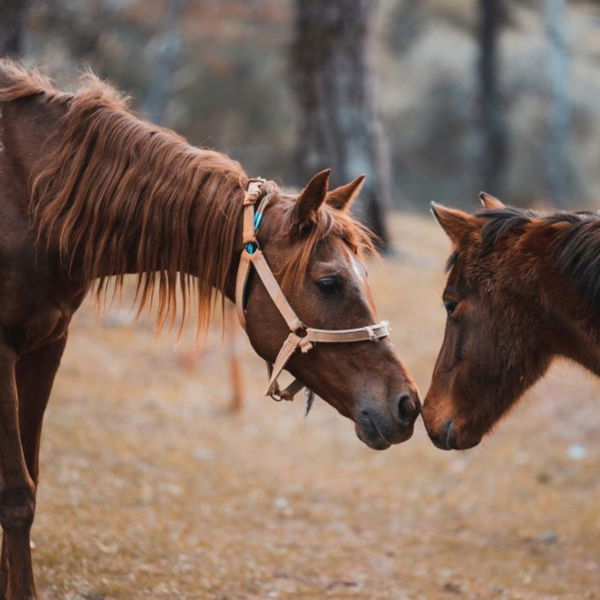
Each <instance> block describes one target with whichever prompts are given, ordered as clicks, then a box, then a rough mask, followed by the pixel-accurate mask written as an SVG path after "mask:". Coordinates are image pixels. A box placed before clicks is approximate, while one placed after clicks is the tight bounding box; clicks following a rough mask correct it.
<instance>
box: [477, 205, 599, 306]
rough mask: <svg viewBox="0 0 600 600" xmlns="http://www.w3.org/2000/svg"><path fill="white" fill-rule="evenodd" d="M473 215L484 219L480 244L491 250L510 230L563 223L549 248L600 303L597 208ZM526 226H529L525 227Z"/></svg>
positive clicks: (584, 290) (506, 210)
mask: <svg viewBox="0 0 600 600" xmlns="http://www.w3.org/2000/svg"><path fill="white" fill-rule="evenodd" d="M475 216H477V217H482V218H484V219H485V221H486V222H485V224H484V226H483V229H482V232H481V233H482V244H483V247H484V248H485V249H492V248H493V247H494V246H495V245H496V243H497V242H498V241H499V240H500V239H501V238H502V237H503V236H505V235H506V234H508V233H509V232H511V231H513V232H514V231H518V230H523V231H528V232H529V233H531V232H533V231H534V230H535V229H538V228H545V227H550V226H553V225H557V224H562V226H561V227H558V228H555V236H554V240H553V243H552V246H551V247H550V248H549V251H550V252H552V256H553V257H554V259H555V261H556V265H557V267H558V269H559V271H560V272H561V273H562V274H563V275H564V276H565V277H566V278H567V279H568V280H569V281H572V282H573V283H574V284H575V285H576V286H577V287H578V288H579V289H580V290H581V291H582V293H583V294H584V296H585V297H586V299H587V300H588V302H590V303H591V305H592V306H594V307H598V305H599V303H600V213H599V212H597V211H595V212H594V211H581V212H567V211H561V210H555V211H550V212H541V211H535V210H524V209H518V208H512V207H508V208H504V209H492V210H481V211H478V212H477V213H475ZM527 226H528V227H527Z"/></svg>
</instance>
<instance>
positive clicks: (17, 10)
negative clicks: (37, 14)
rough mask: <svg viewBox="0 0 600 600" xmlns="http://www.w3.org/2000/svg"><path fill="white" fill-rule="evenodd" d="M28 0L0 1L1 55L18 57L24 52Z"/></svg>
mask: <svg viewBox="0 0 600 600" xmlns="http://www.w3.org/2000/svg"><path fill="white" fill-rule="evenodd" d="M28 8H29V1H28V0H1V1H0V56H11V57H13V58H17V57H19V56H21V54H22V53H23V34H24V30H25V17H26V16H27V10H28Z"/></svg>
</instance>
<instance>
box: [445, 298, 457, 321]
mask: <svg viewBox="0 0 600 600" xmlns="http://www.w3.org/2000/svg"><path fill="white" fill-rule="evenodd" d="M457 304H458V302H456V300H444V306H445V307H446V312H447V313H448V316H449V317H451V316H452V313H453V312H454V311H455V310H456V305H457Z"/></svg>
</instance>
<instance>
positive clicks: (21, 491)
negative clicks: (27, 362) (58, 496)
mask: <svg viewBox="0 0 600 600" xmlns="http://www.w3.org/2000/svg"><path fill="white" fill-rule="evenodd" d="M16 362H17V357H16V354H15V352H14V351H13V350H11V349H10V348H8V347H7V346H5V345H1V346H0V470H1V477H0V524H1V525H2V529H3V532H4V535H3V541H4V542H5V543H6V556H7V559H8V589H7V597H8V598H9V599H11V600H13V599H14V600H17V599H18V600H24V599H27V600H29V599H33V598H35V585H34V583H33V570H32V565H31V548H30V546H29V534H30V531H31V524H32V523H33V514H34V511H35V483H34V482H33V479H32V478H31V476H30V475H29V470H28V468H27V464H26V462H25V455H24V453H23V447H22V445H21V435H20V427H19V399H18V395H17V384H16V377H15V368H16Z"/></svg>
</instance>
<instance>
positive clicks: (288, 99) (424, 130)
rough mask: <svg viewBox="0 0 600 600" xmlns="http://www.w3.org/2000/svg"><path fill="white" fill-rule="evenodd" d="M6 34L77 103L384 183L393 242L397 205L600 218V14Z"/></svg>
mask: <svg viewBox="0 0 600 600" xmlns="http://www.w3.org/2000/svg"><path fill="white" fill-rule="evenodd" d="M0 23H2V30H1V33H0V35H1V39H0V53H2V54H9V55H14V56H18V57H19V58H20V59H22V60H24V61H25V62H26V63H28V64H36V65H42V66H43V68H44V69H45V70H46V71H47V72H48V73H50V74H51V75H52V76H53V77H54V78H55V79H56V81H57V83H58V84H59V85H61V86H67V87H68V86H69V85H70V84H72V83H73V81H74V78H75V76H76V74H77V73H78V72H80V71H81V70H82V69H83V68H85V67H86V66H88V65H89V66H90V67H91V68H92V69H93V70H94V71H95V72H97V73H98V74H100V75H101V76H103V77H106V78H108V79H109V80H111V81H112V82H114V84H115V85H116V86H118V87H119V88H120V89H122V90H125V91H126V92H127V93H129V94H131V96H132V97H133V103H134V106H135V107H136V109H137V110H138V111H139V112H141V113H142V114H143V115H144V116H146V117H147V118H149V119H150V120H152V121H155V122H160V123H162V124H164V125H166V126H168V127H170V128H172V129H175V130H177V131H178V132H180V133H182V134H183V135H185V136H186V137H187V138H188V139H189V140H190V142H191V143H193V144H197V145H206V146H211V147H214V148H217V149H219V150H222V151H224V152H226V153H228V154H230V155H232V156H233V157H235V158H237V159H238V160H240V161H241V162H242V164H243V165H244V166H245V168H246V170H247V171H248V172H249V173H251V174H254V175H256V174H261V175H263V176H267V177H271V178H275V179H278V180H280V181H282V182H285V183H286V184H288V185H294V186H300V185H302V184H303V183H304V181H305V180H306V177H307V176H308V174H309V171H310V172H314V171H315V170H316V169H317V168H323V167H325V166H332V167H334V183H339V182H343V181H347V180H348V179H349V178H351V177H354V176H356V175H357V174H358V173H359V172H361V171H362V172H367V173H368V174H369V175H370V181H371V189H367V194H368V195H369V194H370V195H371V196H373V197H374V198H375V200H374V201H373V202H374V205H373V207H372V210H371V209H369V207H368V206H367V207H366V208H365V207H364V206H363V208H362V209H361V206H362V205H363V204H364V201H363V202H362V203H360V204H359V214H360V210H362V211H363V214H362V215H361V216H363V217H364V218H365V219H366V220H368V221H369V222H370V223H371V224H372V225H373V226H374V227H375V229H376V230H378V231H379V233H380V234H381V235H382V237H384V239H385V237H386V234H385V230H384V227H385V224H384V223H378V222H377V221H378V219H381V216H380V214H379V213H380V212H381V211H382V205H383V207H384V208H385V206H386V205H391V206H393V207H395V208H402V209H411V210H420V211H424V210H426V209H427V207H428V204H429V202H430V201H431V200H435V201H439V202H445V203H448V204H451V205H455V206H465V207H472V206H474V205H475V200H476V197H477V196H476V194H477V192H478V191H479V190H480V189H482V188H483V189H486V191H489V192H490V193H492V194H495V195H497V196H499V197H502V198H503V199H504V200H506V201H508V202H510V203H513V204H516V205H537V204H541V203H546V202H550V203H553V204H555V205H558V206H569V207H571V206H576V207H584V206H588V207H589V206H593V205H595V204H596V203H597V198H598V192H597V190H598V189H600V181H599V179H600V169H599V168H598V165H599V164H600V144H598V143H597V140H598V138H600V104H599V103H598V101H597V99H598V97H600V70H599V69H598V61H599V60H600V5H599V3H597V2H577V1H572V2H569V3H568V6H567V3H566V2H565V0H521V1H516V0H379V1H369V0H335V1H328V2H319V1H318V0H296V1H294V0H172V1H167V0H2V1H1V2H0ZM319 103H320V104H321V105H322V106H321V108H322V107H323V106H324V108H325V110H323V111H321V112H320V113H319V112H318V110H317V107H316V106H315V104H319ZM311 111H312V113H311ZM365 123H370V126H369V127H367V128H366V129H365V131H357V129H361V128H363V129H364V128H365ZM365 140H366V141H365ZM363 159H364V160H363ZM369 161H370V164H367V163H369ZM336 178H337V179H336Z"/></svg>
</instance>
